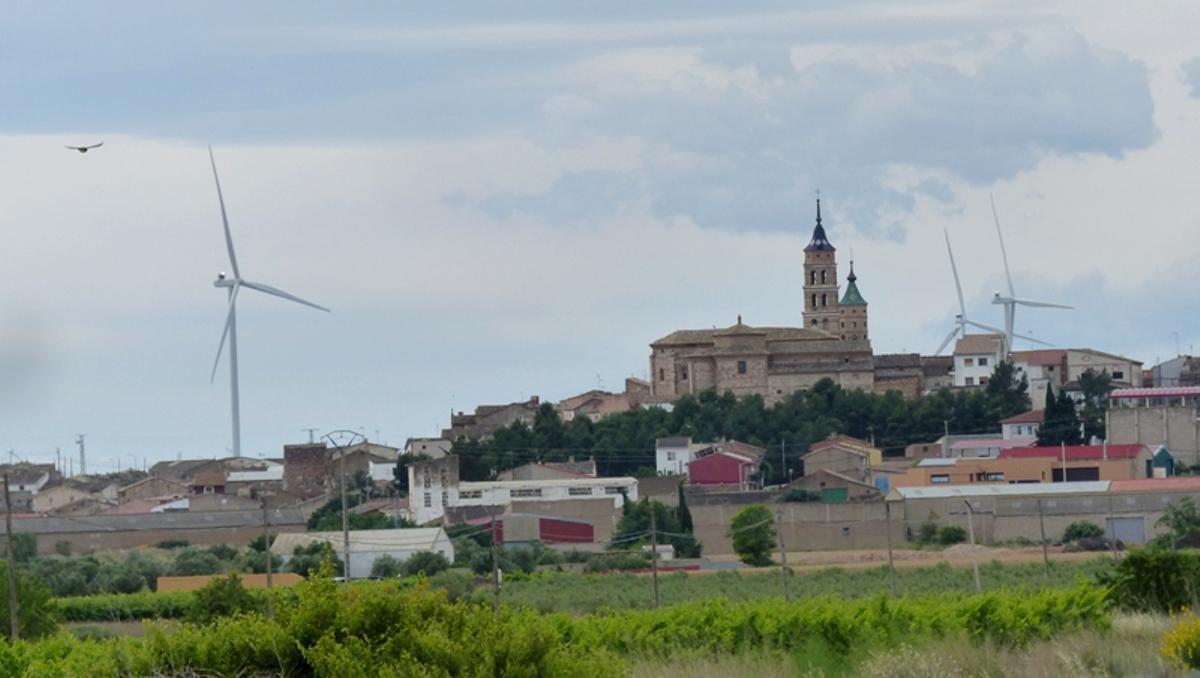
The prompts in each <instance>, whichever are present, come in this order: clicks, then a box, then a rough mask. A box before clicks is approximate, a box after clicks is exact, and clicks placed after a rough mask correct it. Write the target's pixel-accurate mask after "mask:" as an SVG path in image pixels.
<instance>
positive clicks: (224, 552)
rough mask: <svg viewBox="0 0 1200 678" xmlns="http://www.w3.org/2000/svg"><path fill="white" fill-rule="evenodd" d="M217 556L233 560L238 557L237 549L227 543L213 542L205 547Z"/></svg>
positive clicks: (219, 558) (220, 558)
mask: <svg viewBox="0 0 1200 678" xmlns="http://www.w3.org/2000/svg"><path fill="white" fill-rule="evenodd" d="M205 550H206V551H208V552H209V553H211V554H213V555H214V556H216V557H217V560H226V561H228V560H233V559H235V558H237V557H238V550H237V549H235V548H233V547H232V546H230V545H228V544H213V545H212V546H209V547H208V548H207V549H205Z"/></svg>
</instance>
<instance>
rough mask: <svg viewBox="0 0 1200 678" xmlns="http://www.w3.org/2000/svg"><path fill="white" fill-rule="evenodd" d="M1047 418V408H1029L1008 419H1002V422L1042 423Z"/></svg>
mask: <svg viewBox="0 0 1200 678" xmlns="http://www.w3.org/2000/svg"><path fill="white" fill-rule="evenodd" d="M1045 418H1046V410H1029V411H1028V412H1022V413H1020V414H1017V415H1013V416H1011V417H1009V418H1008V419H1001V420H1000V423H1001V424H1040V423H1042V420H1044V419H1045Z"/></svg>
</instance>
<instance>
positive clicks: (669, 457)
mask: <svg viewBox="0 0 1200 678" xmlns="http://www.w3.org/2000/svg"><path fill="white" fill-rule="evenodd" d="M690 463H692V439H691V438H659V439H658V440H656V441H655V443H654V467H655V470H657V471H658V475H660V476H670V475H683V474H685V473H687V467H688V464H690Z"/></svg>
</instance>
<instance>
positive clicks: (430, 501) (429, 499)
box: [425, 492, 433, 508]
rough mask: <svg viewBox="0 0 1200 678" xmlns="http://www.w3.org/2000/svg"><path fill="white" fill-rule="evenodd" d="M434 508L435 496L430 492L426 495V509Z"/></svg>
mask: <svg viewBox="0 0 1200 678" xmlns="http://www.w3.org/2000/svg"><path fill="white" fill-rule="evenodd" d="M430 506H433V496H432V495H431V494H429V493H428V492H426V493H425V508H429V507H430Z"/></svg>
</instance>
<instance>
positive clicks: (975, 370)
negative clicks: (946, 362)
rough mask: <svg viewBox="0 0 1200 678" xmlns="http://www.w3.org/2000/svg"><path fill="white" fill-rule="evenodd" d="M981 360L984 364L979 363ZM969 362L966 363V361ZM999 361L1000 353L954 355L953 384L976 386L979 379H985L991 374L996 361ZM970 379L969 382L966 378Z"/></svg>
mask: <svg viewBox="0 0 1200 678" xmlns="http://www.w3.org/2000/svg"><path fill="white" fill-rule="evenodd" d="M980 360H983V361H984V363H986V364H984V365H980V364H979V361H980ZM968 361H969V362H970V363H971V364H970V365H968V364H967V362H968ZM998 362H1000V354H999V353H995V354H989V353H964V354H957V353H956V354H955V355H954V385H955V386H978V385H979V384H980V379H981V378H983V379H986V378H988V377H990V376H992V371H993V370H995V369H996V363H998ZM968 379H970V382H968V381H967V380H968Z"/></svg>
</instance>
